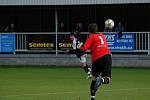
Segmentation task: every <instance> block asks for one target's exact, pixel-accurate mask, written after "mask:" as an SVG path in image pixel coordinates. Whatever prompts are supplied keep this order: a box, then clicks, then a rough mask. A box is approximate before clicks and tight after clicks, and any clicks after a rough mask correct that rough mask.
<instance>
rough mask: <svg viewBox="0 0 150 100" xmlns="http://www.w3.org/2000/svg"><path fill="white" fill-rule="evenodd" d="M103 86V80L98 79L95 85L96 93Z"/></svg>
mask: <svg viewBox="0 0 150 100" xmlns="http://www.w3.org/2000/svg"><path fill="white" fill-rule="evenodd" d="M100 85H101V79H100V77H97V78H96V83H95V91H97V89H98V87H99V86H100Z"/></svg>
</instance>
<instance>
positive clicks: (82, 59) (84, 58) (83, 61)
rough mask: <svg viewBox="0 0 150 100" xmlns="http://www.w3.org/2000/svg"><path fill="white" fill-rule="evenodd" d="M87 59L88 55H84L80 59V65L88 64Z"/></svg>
mask: <svg viewBox="0 0 150 100" xmlns="http://www.w3.org/2000/svg"><path fill="white" fill-rule="evenodd" d="M86 57H87V54H84V55H82V56H81V57H80V58H79V61H80V63H85V62H86Z"/></svg>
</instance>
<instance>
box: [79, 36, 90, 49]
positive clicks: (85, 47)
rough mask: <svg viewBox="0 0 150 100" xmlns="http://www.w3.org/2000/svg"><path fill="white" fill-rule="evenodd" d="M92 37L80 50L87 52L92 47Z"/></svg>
mask: <svg viewBox="0 0 150 100" xmlns="http://www.w3.org/2000/svg"><path fill="white" fill-rule="evenodd" d="M91 42H92V41H91V36H90V37H89V38H88V39H87V40H86V42H85V44H84V45H83V46H81V48H80V50H82V51H87V50H88V49H89V48H90V46H91Z"/></svg>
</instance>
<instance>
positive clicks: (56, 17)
mask: <svg viewBox="0 0 150 100" xmlns="http://www.w3.org/2000/svg"><path fill="white" fill-rule="evenodd" d="M55 31H56V56H57V55H58V47H57V43H58V40H57V39H58V12H57V8H55Z"/></svg>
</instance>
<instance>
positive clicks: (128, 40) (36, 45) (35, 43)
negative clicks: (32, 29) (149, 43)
mask: <svg viewBox="0 0 150 100" xmlns="http://www.w3.org/2000/svg"><path fill="white" fill-rule="evenodd" d="M105 36H106V40H107V43H108V46H109V48H110V50H111V51H116V52H117V51H132V50H134V33H123V35H122V38H121V39H119V38H118V34H116V33H105ZM87 37H88V35H87V34H80V35H79V36H78V39H79V40H80V41H82V42H85V40H86V39H87ZM26 46H27V49H28V50H56V35H55V34H40V35H39V34H29V35H28V34H27V45H26ZM57 48H58V50H60V51H65V50H68V49H71V48H72V41H71V40H70V38H69V34H58V38H57Z"/></svg>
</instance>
